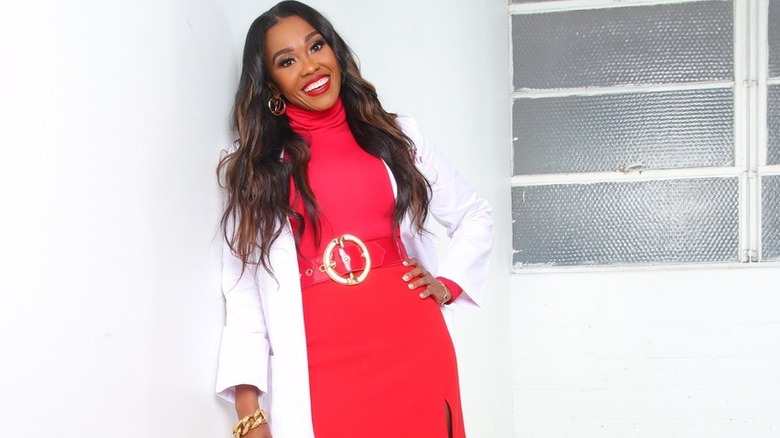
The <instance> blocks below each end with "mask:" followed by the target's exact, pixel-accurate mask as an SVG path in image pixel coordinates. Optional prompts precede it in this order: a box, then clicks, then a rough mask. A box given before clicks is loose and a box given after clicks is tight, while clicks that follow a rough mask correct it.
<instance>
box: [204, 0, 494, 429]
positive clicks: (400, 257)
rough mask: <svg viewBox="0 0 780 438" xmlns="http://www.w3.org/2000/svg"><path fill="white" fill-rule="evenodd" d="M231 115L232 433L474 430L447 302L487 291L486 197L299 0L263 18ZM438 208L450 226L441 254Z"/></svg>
mask: <svg viewBox="0 0 780 438" xmlns="http://www.w3.org/2000/svg"><path fill="white" fill-rule="evenodd" d="M234 120H235V128H236V130H237V132H238V136H239V139H238V141H237V142H236V147H235V149H234V150H233V151H232V152H231V153H229V154H228V155H227V156H226V157H225V158H223V160H222V161H221V162H220V165H219V172H220V175H221V178H222V182H223V185H224V187H225V189H226V195H227V202H226V209H225V213H224V215H223V220H222V227H223V232H224V233H225V251H224V258H223V291H224V294H225V299H226V310H227V318H226V325H225V328H224V332H223V337H222V345H221V351H220V364H219V373H218V377H217V391H218V393H219V394H220V395H221V396H223V397H224V398H226V399H228V400H231V401H234V402H235V408H236V412H237V414H238V417H239V419H240V421H239V422H238V423H237V424H236V427H235V428H234V436H245V437H248V438H259V437H262V438H267V437H271V436H273V437H275V438H307V437H314V436H316V437H317V438H334V437H339V438H344V437H361V438H365V437H373V438H376V437H388V438H389V437H394V438H396V437H406V438H414V437H420V438H422V437H425V438H430V437H441V438H444V437H454V438H463V437H464V436H465V432H464V427H463V419H462V418H463V417H462V413H461V406H460V394H459V390H458V375H457V366H456V362H455V353H454V349H453V347H452V341H451V339H450V336H449V332H448V330H447V327H446V324H445V321H444V318H443V316H442V311H443V310H444V309H445V307H446V306H447V305H449V304H450V303H452V302H453V301H457V302H460V303H464V304H469V303H472V304H475V303H478V302H479V300H480V298H481V295H482V289H483V286H484V283H485V280H486V276H487V263H488V255H489V252H490V247H491V240H492V238H491V235H490V227H491V220H490V209H489V206H488V204H487V202H486V201H484V200H483V199H481V198H479V197H478V196H477V195H476V194H475V192H474V190H473V189H472V188H471V187H470V186H469V185H468V184H467V183H466V182H465V181H464V180H463V179H462V178H461V177H460V176H459V175H458V174H457V172H456V171H455V170H454V169H453V168H452V167H451V166H450V164H449V163H448V162H447V161H446V160H445V159H444V157H443V156H442V155H441V154H440V153H439V151H438V150H437V149H436V148H435V147H434V146H433V145H432V144H431V143H430V142H428V141H427V140H426V139H425V138H424V137H423V136H422V135H421V134H420V132H419V130H418V129H417V126H416V125H415V123H414V121H413V120H411V119H410V118H408V117H400V116H395V115H392V114H389V113H387V112H386V111H385V110H384V109H383V108H382V106H381V105H380V103H379V100H378V98H377V94H376V91H375V89H374V87H373V86H372V85H371V84H370V83H368V82H367V81H365V80H364V79H363V78H362V77H361V75H360V71H359V69H358V67H357V64H356V62H355V60H354V58H353V55H352V52H351V51H350V49H349V47H348V46H347V45H346V43H345V42H344V40H343V39H342V38H341V37H340V36H339V35H338V34H337V33H336V32H335V30H334V29H333V26H332V25H331V24H330V23H329V22H328V21H327V19H325V18H324V17H323V16H322V15H321V14H319V13H318V12H317V11H315V10H313V9H312V8H310V7H308V6H306V5H304V4H302V3H299V2H295V1H284V2H281V3H279V4H277V5H276V6H274V7H273V8H271V9H270V10H269V11H267V12H266V13H264V14H263V15H261V16H260V17H258V18H257V19H256V20H255V22H254V23H253V24H252V26H251V27H250V29H249V33H248V35H247V39H246V45H245V48H244V56H243V67H242V73H241V79H240V84H239V87H238V92H237V93H236V102H235V114H234ZM429 213H430V214H431V215H432V216H434V217H435V218H436V219H437V220H438V221H439V222H440V223H442V224H443V225H444V226H445V227H447V229H448V232H449V234H450V237H451V239H450V244H449V248H448V251H447V254H446V256H445V257H444V259H443V261H442V263H441V266H440V267H438V268H437V260H436V254H435V251H434V247H433V245H432V243H431V240H430V237H429V235H428V234H426V232H425V230H424V228H423V226H424V222H425V220H426V217H427V216H428V214H429ZM432 273H436V274H435V275H434V274H432ZM260 404H262V406H263V408H264V409H265V410H267V411H268V413H267V414H266V411H265V410H260ZM266 417H267V418H266Z"/></svg>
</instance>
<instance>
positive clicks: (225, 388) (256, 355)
mask: <svg viewBox="0 0 780 438" xmlns="http://www.w3.org/2000/svg"><path fill="white" fill-rule="evenodd" d="M254 269H255V267H251V266H250V267H247V268H246V269H242V263H241V260H240V259H239V258H238V257H236V256H235V255H234V254H233V253H232V252H231V251H230V248H229V247H228V245H227V243H223V250H222V293H223V295H224V296H225V310H226V314H225V327H224V328H223V330H222V342H221V344H220V352H219V367H218V370H217V384H216V391H217V394H218V395H219V396H221V397H222V398H224V399H225V400H228V401H231V402H234V401H235V386H236V385H239V384H246V385H253V386H255V387H257V388H258V389H259V390H260V391H262V392H263V393H265V392H267V391H268V363H269V355H270V343H269V341H268V331H267V329H266V324H265V315H264V311H263V303H262V298H261V295H260V290H259V287H258V285H257V281H256V279H255V275H254V272H255V271H254ZM257 269H262V267H259V268H257Z"/></svg>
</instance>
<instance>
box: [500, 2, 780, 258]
mask: <svg viewBox="0 0 780 438" xmlns="http://www.w3.org/2000/svg"><path fill="white" fill-rule="evenodd" d="M699 1H724V2H730V1H731V0H562V1H549V2H542V3H522V4H510V5H509V7H508V12H509V14H508V26H509V56H510V61H511V62H510V66H511V68H510V74H509V90H510V99H509V111H510V114H512V104H513V102H514V101H515V99H517V98H537V97H562V96H593V95H605V94H627V93H644V92H653V91H679V90H698V89H713V88H718V89H723V88H733V96H734V106H733V108H734V166H729V167H707V168H687V169H686V168H682V169H647V170H645V169H642V170H641V172H640V171H634V170H632V169H630V165H629V166H628V167H629V168H628V169H625V171H617V172H588V173H566V174H545V175H513V176H512V177H511V178H512V179H511V185H512V187H513V188H514V187H518V186H539V185H551V184H576V183H592V182H620V183H624V182H637V181H657V180H664V179H691V178H708V177H737V178H738V180H739V262H729V263H705V264H699V263H697V264H685V263H682V264H680V263H676V264H659V265H649V266H648V265H617V264H616V265H601V266H582V265H578V266H557V267H536V266H530V267H523V268H521V269H518V268H517V267H514V266H513V272H514V273H526V272H535V271H543V272H551V271H557V270H562V271H572V270H588V271H590V270H603V269H610V270H613V269H616V268H617V269H632V270H634V269H673V268H680V267H684V268H690V267H693V266H697V267H706V268H711V267H714V266H744V265H751V266H757V265H758V264H759V263H757V262H762V263H761V264H762V265H766V264H776V262H766V261H763V260H761V258H760V254H761V184H760V179H761V177H762V176H769V175H780V165H777V164H776V165H767V164H766V158H767V153H766V152H767V147H766V145H767V129H768V127H767V98H768V86H769V85H778V84H780V78H776V79H772V80H769V79H768V77H767V76H768V37H767V30H768V17H769V0H733V4H734V30H733V31H734V81H733V82H732V81H711V82H697V83H675V84H663V85H649V86H647V85H633V86H620V87H603V88H600V87H588V88H567V89H550V90H532V89H519V90H515V89H514V81H513V74H514V67H513V66H514V59H513V50H512V45H513V43H514V39H513V38H512V16H514V15H518V14H529V13H540V12H563V11H575V10H593V9H604V8H624V7H625V8H628V7H637V6H649V5H668V4H682V3H694V2H699ZM512 140H514V139H512ZM513 143H514V142H513V141H511V140H510V142H509V147H510V150H511V153H512V154H514V148H513ZM512 162H514V161H512ZM513 265H514V263H513Z"/></svg>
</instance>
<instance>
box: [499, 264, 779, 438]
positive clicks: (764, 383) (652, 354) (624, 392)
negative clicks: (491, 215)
mask: <svg viewBox="0 0 780 438" xmlns="http://www.w3.org/2000/svg"><path fill="white" fill-rule="evenodd" d="M778 275H780V267H778V266H776V265H775V266H774V267H737V268H722V269H713V268H699V269H673V270H633V271H614V270H612V271H589V272H579V273H553V274H534V273H529V274H522V275H517V276H514V277H513V278H512V282H511V283H512V290H513V293H512V299H511V308H512V345H513V351H512V359H513V374H514V397H515V407H516V412H515V436H516V437H522V438H532V437H544V438H557V437H589V438H590V437H609V438H613V437H654V438H670V437H733V438H744V437H750V438H764V437H778V436H780V409H778V407H780V373H778V370H780V311H778V309H780V287H778V280H777V279H778Z"/></svg>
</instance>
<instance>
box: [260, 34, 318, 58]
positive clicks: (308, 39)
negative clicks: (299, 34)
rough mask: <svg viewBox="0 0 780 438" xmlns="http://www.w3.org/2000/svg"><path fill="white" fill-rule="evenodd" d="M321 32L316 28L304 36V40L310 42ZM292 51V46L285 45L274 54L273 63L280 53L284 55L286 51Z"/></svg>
mask: <svg viewBox="0 0 780 438" xmlns="http://www.w3.org/2000/svg"><path fill="white" fill-rule="evenodd" d="M319 34H320V32H319V31H316V30H315V31H314V32H312V33H310V34H308V35H306V36H305V37H304V38H303V42H304V43H308V42H309V41H310V40H311V39H312V38H314V37H315V36H317V35H319ZM292 51H293V49H292V47H285V48H284V49H282V50H279V51H277V52H276V53H274V56H273V57H272V58H271V63H272V64H273V63H275V62H276V58H278V57H279V56H280V55H283V54H285V53H290V52H292Z"/></svg>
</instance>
